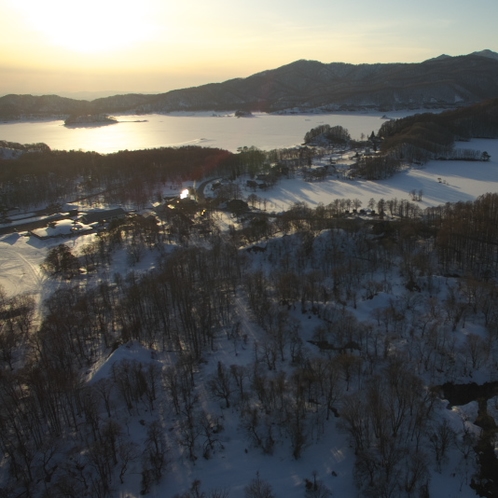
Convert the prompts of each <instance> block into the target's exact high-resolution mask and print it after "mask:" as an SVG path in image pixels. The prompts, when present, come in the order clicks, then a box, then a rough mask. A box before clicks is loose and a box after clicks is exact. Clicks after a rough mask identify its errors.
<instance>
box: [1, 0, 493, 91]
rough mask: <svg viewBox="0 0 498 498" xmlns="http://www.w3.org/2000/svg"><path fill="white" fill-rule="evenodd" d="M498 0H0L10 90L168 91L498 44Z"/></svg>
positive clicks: (5, 87) (4, 78)
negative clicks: (307, 65)
mask: <svg viewBox="0 0 498 498" xmlns="http://www.w3.org/2000/svg"><path fill="white" fill-rule="evenodd" d="M497 25H498V6H497V4H496V0H473V1H472V2H468V0H417V1H416V2H415V1H413V0H348V1H345V0H343V1H340V2H339V1H336V0H308V1H307V2H304V1H303V0H300V1H297V0H238V1H234V0H210V1H209V2H207V1H206V0H176V1H174V2H173V1H171V0H140V1H138V2H137V1H133V2H132V1H131V0H85V1H84V2H83V1H81V0H0V96H2V95H6V94H9V93H18V94H24V93H31V94H58V95H66V96H72V95H74V96H77V94H80V95H81V94H82V93H81V92H99V94H100V95H104V94H115V93H126V92H137V93H160V92H166V91H169V90H173V89H176V88H186V87H192V86H198V85H202V84H205V83H217V82H221V81H225V80H228V79H231V78H237V77H242V78H244V77H247V76H250V75H251V74H254V73H257V72H260V71H264V70H266V69H273V68H276V67H279V66H282V65H285V64H288V63H291V62H293V61H295V60H299V59H310V60H318V61H321V62H324V63H329V62H348V63H353V64H359V63H376V62H383V63H386V62H421V61H423V60H426V59H430V58H432V57H437V56H438V55H441V54H443V53H445V54H448V55H463V54H468V53H471V52H474V51H479V50H483V49H490V50H493V51H496V52H498V37H497V36H496V26H497Z"/></svg>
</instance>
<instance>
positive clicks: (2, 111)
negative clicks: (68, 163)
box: [0, 50, 498, 120]
mask: <svg viewBox="0 0 498 498" xmlns="http://www.w3.org/2000/svg"><path fill="white" fill-rule="evenodd" d="M495 97H498V54H497V53H495V52H492V51H491V50H482V51H480V52H474V53H472V54H469V55H462V56H457V57H451V56H447V55H441V56H439V57H436V58H434V59H429V60H427V61H424V62H421V63H388V64H381V63H378V64H347V63H342V62H335V63H330V64H324V63H321V62H317V61H310V60H299V61H295V62H292V63H290V64H287V65H285V66H281V67H279V68H277V69H271V70H266V71H263V72H260V73H257V74H254V75H252V76H249V77H247V78H236V79H232V80H228V81H225V82H223V83H210V84H207V85H202V86H198V87H192V88H185V89H179V90H172V91H170V92H167V93H162V94H156V95H150V94H126V95H115V96H112V97H105V98H100V99H96V100H92V101H87V100H76V99H70V98H64V97H59V96H56V95H44V96H40V97H35V96H32V95H6V96H4V97H1V98H0V119H4V120H9V119H20V118H44V117H53V116H59V117H61V118H64V119H65V118H67V117H68V116H71V115H79V114H100V113H107V114H118V113H139V114H149V113H157V112H173V111H200V110H224V111H227V110H244V111H266V112H306V111H311V110H319V111H324V112H326V111H329V112H330V111H337V110H358V109H376V110H381V111H382V110H385V111H389V110H393V109H418V108H426V109H430V108H453V107H458V106H462V105H468V104H473V103H476V102H480V101H482V100H486V99H490V98H495Z"/></svg>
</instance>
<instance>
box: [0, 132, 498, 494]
mask: <svg viewBox="0 0 498 498" xmlns="http://www.w3.org/2000/svg"><path fill="white" fill-rule="evenodd" d="M465 145H466V147H467V148H469V147H475V148H477V149H479V150H486V151H487V152H488V153H489V154H490V155H491V160H490V161H489V162H486V163H483V162H475V163H474V162H460V161H446V162H431V163H428V164H427V165H425V166H423V167H419V168H412V169H409V170H406V171H403V172H401V173H399V174H397V175H395V176H394V177H392V178H390V179H388V180H383V181H379V182H370V181H363V180H355V181H352V180H339V179H328V180H326V181H324V182H320V183H318V182H315V183H307V182H304V181H303V180H300V179H293V180H283V181H281V182H280V183H279V184H278V185H277V186H275V187H274V188H273V189H271V190H268V191H266V192H264V193H260V192H258V196H260V197H266V198H267V200H268V211H273V210H275V211H280V210H283V209H286V208H287V207H290V206H291V205H292V204H293V203H295V202H301V201H302V202H305V203H307V204H309V205H310V206H316V205H317V204H318V203H323V204H325V205H326V204H328V203H330V202H332V201H333V200H334V199H336V198H349V199H354V198H358V199H360V200H361V201H362V203H363V206H366V205H367V204H368V201H369V200H370V199H371V198H374V199H375V200H376V201H377V200H379V199H381V198H384V199H385V200H389V199H392V198H394V197H397V198H398V199H410V197H409V192H410V191H412V190H413V189H416V190H417V191H419V190H422V191H423V200H422V201H421V202H420V206H421V207H422V208H424V207H427V206H435V205H439V204H443V203H446V202H456V201H468V200H473V199H475V198H477V197H478V196H479V195H482V194H484V193H487V192H498V141H485V140H475V141H472V143H470V144H465ZM272 203H273V204H272ZM272 205H273V207H272ZM219 222H220V226H221V227H223V226H227V225H229V224H232V223H231V222H230V220H229V219H226V218H225V217H224V216H223V217H220V219H219ZM92 237H94V235H84V236H81V237H78V238H70V239H63V240H59V239H50V240H46V241H41V240H38V239H36V238H35V237H28V236H24V235H21V234H17V233H15V234H10V235H6V236H3V237H1V238H0V285H1V286H3V288H4V289H5V290H6V292H7V294H8V295H15V294H19V293H23V292H30V293H33V294H35V296H37V297H38V298H39V299H43V298H44V297H46V296H48V295H49V294H50V293H51V292H52V291H53V290H54V286H55V285H56V284H55V283H54V282H53V281H50V282H49V281H48V280H47V279H46V277H45V276H44V274H43V273H42V271H41V270H40V264H41V263H42V261H43V259H44V258H45V256H46V254H47V251H48V250H49V249H50V248H51V247H53V246H54V245H57V244H59V243H61V242H62V241H64V242H66V243H68V245H69V246H70V247H71V249H75V250H76V251H77V250H78V248H79V247H81V246H82V245H84V244H85V243H87V242H88V241H89V240H91V238H92ZM140 264H141V268H143V269H145V268H147V267H150V265H152V264H153V262H151V261H149V260H148V259H147V258H145V259H144V260H143V261H142V262H141V263H140ZM129 269H130V268H129V264H128V263H127V260H126V258H125V257H124V256H123V257H122V258H121V257H119V256H118V257H116V258H114V263H113V271H114V272H121V273H122V274H125V273H127V272H128V270H129ZM376 299H377V300H379V299H384V298H383V297H382V296H381V295H380V296H378V297H377V298H376ZM385 299H386V305H387V303H388V299H389V296H386V297H385ZM365 303H366V304H365V306H369V305H373V303H372V301H368V302H365ZM375 305H376V306H382V303H379V302H376V303H375ZM368 311H369V310H368V309H365V310H364V312H365V313H366V314H368ZM239 312H240V314H241V322H242V323H246V322H245V321H244V320H243V316H242V315H243V313H244V310H243V309H241V310H239ZM361 312H362V309H361V305H360V306H359V309H358V313H361ZM303 319H307V317H304V318H303ZM313 320H315V318H314V317H311V321H313ZM310 323H311V322H310ZM311 328H312V325H311V326H310V325H308V329H310V330H311ZM244 333H245V334H247V336H248V341H249V342H248V345H247V346H246V347H241V348H239V349H238V351H237V352H235V350H234V349H233V348H232V347H230V346H229V344H231V343H230V342H229V341H226V343H225V345H224V346H223V345H222V346H221V348H222V349H219V350H218V351H216V352H215V353H212V354H213V356H215V357H216V359H217V360H220V359H221V360H222V361H224V362H225V364H227V365H230V364H233V363H239V364H246V363H247V364H249V363H250V362H251V361H252V358H253V357H252V355H253V348H252V347H251V345H252V344H253V341H254V340H255V336H256V334H257V332H256V331H255V330H253V329H252V328H251V327H250V326H248V327H247V330H244ZM223 348H226V349H223ZM168 354H169V353H161V354H156V353H154V355H153V356H154V358H155V359H156V360H157V361H160V362H161V363H163V364H167V363H168V362H171V363H172V362H173V360H172V359H171V358H169V357H168ZM151 355H152V353H151V351H150V350H147V349H146V348H144V347H142V346H139V345H137V344H129V345H124V346H121V347H120V348H118V349H117V350H116V351H114V353H113V354H112V355H111V356H109V358H107V359H106V361H104V362H102V363H100V364H98V365H95V368H94V370H93V371H91V372H89V377H88V378H89V381H91V382H92V381H97V380H98V379H99V378H102V377H104V376H106V375H108V373H109V372H110V369H111V365H112V363H114V362H116V361H119V360H121V359H123V358H129V359H130V358H133V359H136V360H138V361H143V362H144V363H146V362H148V361H150V360H151ZM207 359H208V360H209V358H207ZM209 363H210V365H209V366H206V367H205V368H206V372H202V371H201V372H200V375H201V378H202V376H205V377H206V378H207V375H208V374H209V373H210V370H209V368H211V369H212V368H213V365H212V362H209ZM491 406H492V407H494V408H493V409H494V410H495V412H496V398H495V400H494V401H493V404H492V403H491V401H490V407H491ZM214 409H215V410H216V411H218V412H219V413H220V414H221V416H222V417H223V419H224V420H223V423H224V431H223V432H222V434H221V436H220V439H221V442H222V444H223V446H224V450H223V451H220V452H218V453H216V454H215V455H214V456H213V457H212V458H211V459H210V460H204V459H199V460H197V461H196V462H195V463H192V462H190V461H189V460H188V459H187V458H185V457H184V456H182V451H181V449H180V448H179V447H178V446H177V445H175V443H174V441H171V442H170V445H169V449H170V464H169V470H168V471H167V472H166V474H165V477H164V479H163V481H162V482H161V484H160V485H159V486H158V487H157V488H153V489H152V491H151V493H150V495H149V496H153V497H158V498H159V497H161V498H162V497H168V498H171V497H173V496H175V494H177V493H180V492H184V491H185V490H187V489H188V488H189V486H190V484H191V483H192V481H193V480H194V479H199V480H200V481H201V483H202V485H201V489H202V490H205V491H208V490H210V489H213V488H224V489H227V490H229V491H230V497H231V498H242V497H243V496H244V486H245V485H246V484H247V483H248V482H249V481H250V480H251V479H252V478H254V477H255V476H256V473H257V472H259V474H260V477H261V478H262V479H264V480H267V481H268V482H270V483H271V485H272V487H273V489H274V491H275V493H276V495H277V497H284V496H285V497H287V498H302V497H303V496H304V479H305V478H308V479H312V473H313V472H314V471H316V472H317V475H318V478H319V479H320V480H321V481H322V482H323V483H324V484H325V485H326V486H327V487H328V488H329V489H330V490H331V491H332V496H334V497H354V496H356V493H357V492H356V488H355V487H354V483H353V460H354V458H353V454H352V449H351V448H350V447H349V445H348V442H347V438H346V436H345V434H344V433H343V432H341V431H339V430H338V429H337V428H336V427H335V424H328V425H327V426H326V436H325V437H322V438H321V440H320V442H318V443H317V444H314V445H312V446H310V447H308V448H307V449H306V450H305V451H304V454H303V456H302V458H301V459H300V460H299V461H295V460H294V459H293V458H292V457H291V455H290V454H289V451H288V448H283V447H277V449H276V451H275V454H274V455H272V456H265V455H262V454H261V451H260V450H257V449H254V448H251V447H250V445H248V442H247V439H246V438H243V437H242V435H241V431H240V428H239V427H238V425H237V422H236V421H237V420H238V416H237V417H235V416H234V417H231V416H230V409H221V408H220V407H219V406H217V407H215V408H214ZM476 409H477V408H476V403H470V404H469V405H466V406H464V407H458V408H453V409H452V410H447V408H446V405H445V404H444V403H443V402H441V406H440V407H438V411H439V413H440V415H441V417H446V418H447V419H448V420H449V423H450V424H455V425H457V424H461V420H462V419H468V420H474V419H475V414H476ZM490 412H492V410H491V408H490ZM492 413H494V412H492ZM466 414H467V415H466ZM144 418H145V419H147V417H146V416H144ZM151 419H152V418H151ZM472 428H473V429H474V428H475V426H472ZM455 429H457V430H458V429H459V427H455ZM130 430H133V427H131V429H130ZM466 465H467V463H466V462H465V461H463V460H462V458H461V454H459V452H458V450H456V449H454V450H452V452H451V453H450V454H449V463H448V464H447V465H445V466H444V468H443V471H442V472H441V473H437V472H434V473H433V475H432V480H431V484H430V495H431V496H437V497H438V498H442V497H444V498H456V497H463V498H466V497H471V496H475V493H474V491H472V490H471V489H470V488H469V486H468V483H469V479H470V476H471V473H472V469H471V468H468V467H466ZM138 486H139V476H138V475H137V476H136V477H130V478H127V481H126V483H125V486H123V487H122V488H121V489H122V491H121V493H120V495H119V496H121V497H123V498H124V497H128V498H130V497H132V496H137V495H136V494H134V493H136V489H138ZM127 487H128V490H127Z"/></svg>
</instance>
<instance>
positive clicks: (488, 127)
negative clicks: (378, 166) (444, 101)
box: [378, 99, 498, 161]
mask: <svg viewBox="0 0 498 498" xmlns="http://www.w3.org/2000/svg"><path fill="white" fill-rule="evenodd" d="M378 136H379V137H380V138H382V140H383V143H382V150H383V151H384V152H386V153H387V152H389V153H391V154H392V153H396V154H398V155H400V154H402V155H403V156H404V157H405V158H406V159H408V160H410V159H418V160H422V161H423V160H425V159H434V158H436V159H437V158H438V157H441V158H445V159H448V158H450V157H449V156H452V154H453V153H454V149H453V146H454V143H455V141H467V140H470V139H471V138H498V99H492V100H489V101H486V102H482V103H480V104H476V105H473V106H469V107H465V108H461V109H456V110H452V111H446V112H443V113H440V114H434V113H425V114H416V115H414V116H408V117H406V118H402V119H397V120H391V121H387V122H385V123H384V124H383V125H382V126H381V128H380V130H379V133H378ZM452 158H454V157H452Z"/></svg>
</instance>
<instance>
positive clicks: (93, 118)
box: [64, 114, 118, 127]
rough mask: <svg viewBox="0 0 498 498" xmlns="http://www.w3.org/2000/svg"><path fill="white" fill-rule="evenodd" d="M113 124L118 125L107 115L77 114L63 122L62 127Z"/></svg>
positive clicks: (114, 119) (116, 121)
mask: <svg viewBox="0 0 498 498" xmlns="http://www.w3.org/2000/svg"><path fill="white" fill-rule="evenodd" d="M115 123H118V120H117V119H116V118H113V117H112V116H108V115H107V114H78V115H74V116H69V117H68V118H67V119H66V120H65V121H64V126H74V127H79V126H105V125H110V124H115Z"/></svg>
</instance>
